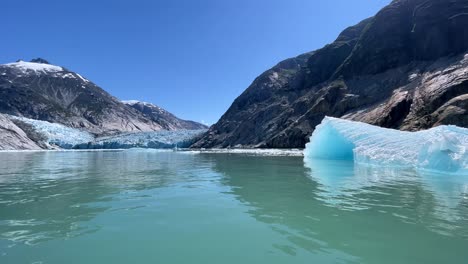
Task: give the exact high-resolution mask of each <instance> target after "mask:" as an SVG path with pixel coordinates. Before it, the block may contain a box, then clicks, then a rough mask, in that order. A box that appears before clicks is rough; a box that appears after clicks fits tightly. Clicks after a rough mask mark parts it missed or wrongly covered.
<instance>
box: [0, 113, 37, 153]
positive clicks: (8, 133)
mask: <svg viewBox="0 0 468 264" xmlns="http://www.w3.org/2000/svg"><path fill="white" fill-rule="evenodd" d="M18 149H19V150H24V149H32V150H34V149H41V147H40V146H39V145H37V144H36V143H35V142H34V141H33V140H31V139H30V138H29V137H28V135H27V134H26V133H25V132H24V131H23V130H22V129H21V128H19V127H18V126H17V125H16V124H14V123H13V122H12V121H10V119H8V118H7V117H6V116H4V115H2V114H0V150H18Z"/></svg>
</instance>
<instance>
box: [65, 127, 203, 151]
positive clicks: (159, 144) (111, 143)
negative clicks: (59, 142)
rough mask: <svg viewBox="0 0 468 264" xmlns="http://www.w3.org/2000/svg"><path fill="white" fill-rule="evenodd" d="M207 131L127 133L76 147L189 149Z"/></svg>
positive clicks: (98, 139)
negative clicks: (197, 137)
mask: <svg viewBox="0 0 468 264" xmlns="http://www.w3.org/2000/svg"><path fill="white" fill-rule="evenodd" d="M205 131H206V130H176V131H166V130H161V131H153V132H136V133H125V134H119V135H115V136H108V137H102V138H97V139H96V140H95V141H93V142H89V143H83V144H79V145H76V146H75V147H74V148H77V149H129V148H154V149H164V148H174V147H179V148H187V147H189V146H190V145H191V144H192V143H193V141H194V139H195V137H196V136H198V135H200V134H202V133H204V132H205Z"/></svg>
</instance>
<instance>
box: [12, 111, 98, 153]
mask: <svg viewBox="0 0 468 264" xmlns="http://www.w3.org/2000/svg"><path fill="white" fill-rule="evenodd" d="M8 118H9V119H10V120H18V121H21V122H23V123H26V124H29V125H31V126H32V127H33V128H34V130H35V131H36V132H37V133H40V134H41V135H43V136H44V137H45V143H47V144H48V145H49V147H50V148H54V147H55V146H57V147H59V148H63V149H71V148H73V147H74V146H75V145H78V144H83V143H86V142H90V141H93V140H94V135H93V134H91V133H88V132H86V131H82V130H79V129H77V128H71V127H67V126H64V125H61V124H56V123H50V122H47V121H41V120H35V119H29V118H25V117H19V116H12V115H10V116H8Z"/></svg>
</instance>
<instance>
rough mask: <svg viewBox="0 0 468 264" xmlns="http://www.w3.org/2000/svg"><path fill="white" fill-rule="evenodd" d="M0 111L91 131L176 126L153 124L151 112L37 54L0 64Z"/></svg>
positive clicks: (94, 132)
mask: <svg viewBox="0 0 468 264" xmlns="http://www.w3.org/2000/svg"><path fill="white" fill-rule="evenodd" d="M0 113H6V114H11V115H16V116H23V117H27V118H32V119H38V120H45V121H50V122H54V123H60V124H64V125H66V126H69V127H73V128H81V129H83V130H85V131H88V132H91V133H93V134H96V135H110V134H118V133H121V132H138V131H158V130H164V129H169V130H173V129H178V127H179V125H180V122H179V120H178V119H177V120H175V121H176V124H172V123H170V120H166V119H164V118H163V119H164V122H161V123H159V122H158V121H157V118H156V117H155V115H156V114H155V115H153V116H147V115H146V114H144V113H142V112H141V111H139V110H137V109H135V108H134V107H131V106H129V105H127V104H124V103H122V102H121V101H120V100H118V99H117V98H115V97H113V96H112V95H110V94H109V93H107V92H106V91H104V90H103V89H102V88H100V87H99V86H97V85H96V84H94V83H93V82H91V81H90V80H88V79H86V78H84V77H83V76H81V75H80V74H78V73H75V72H72V71H70V70H68V69H66V68H63V67H60V66H55V65H51V64H49V63H48V62H47V61H46V60H44V59H40V58H38V59H34V60H32V61H31V62H24V61H18V62H15V63H8V64H3V65H0ZM166 113H167V112H166ZM167 114H169V113H167ZM167 114H166V115H167ZM174 118H175V117H174Z"/></svg>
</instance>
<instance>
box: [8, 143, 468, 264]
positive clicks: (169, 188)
mask: <svg viewBox="0 0 468 264" xmlns="http://www.w3.org/2000/svg"><path fill="white" fill-rule="evenodd" d="M467 183H468V179H466V178H463V177H455V176H448V175H435V174H420V173H417V172H415V171H411V170H392V169H382V168H380V169H379V168H370V167H362V166H355V165H354V164H352V163H349V162H331V161H310V162H307V163H306V164H305V166H304V162H303V159H302V158H301V157H261V156H249V155H242V154H219V153H218V154H194V153H180V152H177V153H175V152H158V151H152V150H128V151H113V152H22V153H14V152H11V153H0V262H1V263H23V262H24V263H32V262H34V261H42V262H43V263H89V262H99V263H128V261H129V259H131V260H135V261H136V260H137V262H140V263H141V262H148V261H150V260H154V259H155V255H157V256H158V258H157V259H158V260H159V261H162V262H165V263H187V262H199V263H219V262H223V263H240V262H243V263H247V262H248V263H262V262H263V263H311V262H312V263H313V262H316V263H463V262H464V260H466V259H467V258H468V252H467V251H466V248H468V185H467ZM119 238H120V239H119ZM58 248H59V249H60V250H59V252H60V254H56V251H57V249H58ZM82 251H84V252H87V254H80V252H82ZM111 252H112V253H111ZM226 256H230V257H229V258H226ZM2 259H3V260H5V261H3V260H2ZM247 260H248V261H247Z"/></svg>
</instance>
